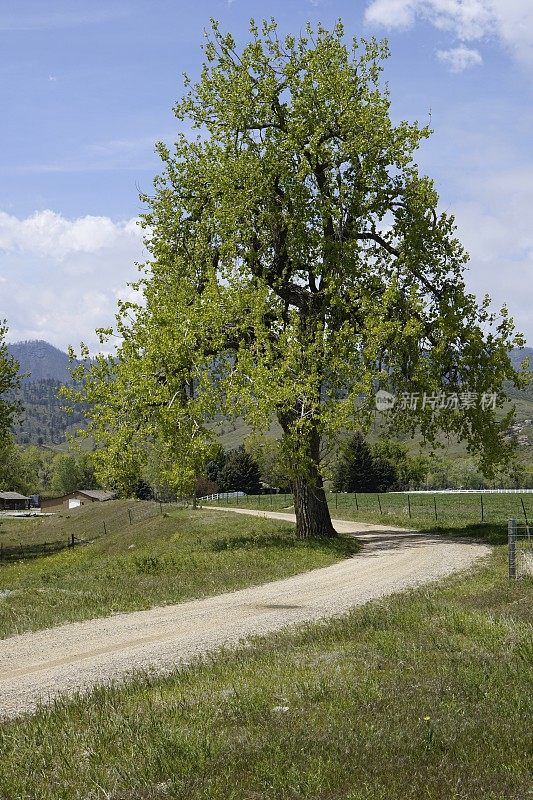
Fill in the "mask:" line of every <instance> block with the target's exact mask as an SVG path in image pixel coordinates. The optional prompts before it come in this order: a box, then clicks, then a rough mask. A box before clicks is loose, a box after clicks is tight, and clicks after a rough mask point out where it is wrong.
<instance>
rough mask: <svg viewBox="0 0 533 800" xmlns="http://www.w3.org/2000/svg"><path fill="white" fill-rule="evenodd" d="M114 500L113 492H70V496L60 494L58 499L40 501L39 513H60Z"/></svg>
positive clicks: (102, 490)
mask: <svg viewBox="0 0 533 800" xmlns="http://www.w3.org/2000/svg"><path fill="white" fill-rule="evenodd" d="M114 498H115V492H106V491H105V490H104V489H78V490H77V491H75V492H70V494H62V495H60V497H50V498H49V499H48V500H41V511H62V510H64V509H69V508H79V507H80V506H85V505H88V504H90V503H103V502H105V501H106V500H113V499H114Z"/></svg>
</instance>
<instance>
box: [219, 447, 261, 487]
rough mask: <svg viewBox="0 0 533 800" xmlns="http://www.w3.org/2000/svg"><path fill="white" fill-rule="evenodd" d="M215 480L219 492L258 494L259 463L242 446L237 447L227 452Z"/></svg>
mask: <svg viewBox="0 0 533 800" xmlns="http://www.w3.org/2000/svg"><path fill="white" fill-rule="evenodd" d="M216 482H217V484H218V489H219V491H220V492H245V493H246V494H258V493H259V492H260V491H261V481H260V474H259V465H258V464H257V462H256V461H255V460H254V459H253V457H252V456H251V455H250V454H249V453H247V452H246V450H245V449H244V446H241V447H237V448H236V449H235V450H230V452H229V453H227V455H226V458H225V460H224V464H223V466H222V468H221V469H220V470H219V472H218V475H217V478H216Z"/></svg>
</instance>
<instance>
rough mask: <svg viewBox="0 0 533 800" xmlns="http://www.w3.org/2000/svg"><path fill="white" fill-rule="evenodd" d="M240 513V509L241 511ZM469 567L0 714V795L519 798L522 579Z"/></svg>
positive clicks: (497, 568)
mask: <svg viewBox="0 0 533 800" xmlns="http://www.w3.org/2000/svg"><path fill="white" fill-rule="evenodd" d="M247 523H248V524H250V520H247ZM505 574H506V573H505V548H497V549H496V551H495V553H494V554H493V556H491V557H490V559H489V560H487V561H485V563H484V564H483V565H482V566H481V567H478V568H476V570H475V572H474V573H473V574H462V575H457V576H454V577H451V578H449V579H447V580H446V581H443V582H440V583H439V584H436V585H434V586H432V587H429V588H428V587H426V588H424V589H420V590H416V591H412V592H410V593H407V594H403V595H397V596H394V597H391V598H388V599H384V600H382V601H379V602H373V603H370V604H367V605H365V606H363V607H361V608H358V609H355V610H354V611H353V612H351V613H350V614H349V615H348V616H346V617H344V618H342V619H339V620H334V621H331V622H328V623H322V624H313V625H307V626H304V627H302V628H300V629H297V630H292V631H286V632H283V633H280V634H276V635H273V636H269V637H266V638H263V639H257V640H254V642H253V644H252V645H251V646H250V647H248V648H245V649H241V650H239V651H236V652H227V653H221V654H219V655H217V656H215V657H212V658H211V659H209V660H208V661H207V662H206V663H203V664H202V663H200V664H198V665H197V666H194V667H192V668H189V669H186V670H183V671H181V672H176V673H175V674H173V675H172V676H170V677H167V678H154V677H149V676H139V678H138V679H136V680H134V681H133V682H132V683H130V684H129V685H127V686H126V687H120V688H119V687H116V688H109V689H100V690H98V691H95V692H93V693H92V694H91V695H89V696H88V697H85V698H79V699H73V700H71V701H61V702H58V703H57V704H56V705H55V706H53V707H51V708H48V709H43V710H42V711H40V712H39V713H38V714H37V715H36V716H35V717H33V718H27V719H21V720H18V721H12V722H9V723H5V724H4V725H3V726H2V727H1V728H0V796H1V797H5V798H32V800H67V798H68V800H78V799H79V800H81V799H82V798H83V799H84V800H88V799H89V798H91V800H96V799H97V798H98V799H100V798H101V800H104V798H107V800H167V799H169V798H173V800H200V798H202V799H203V798H210V800H263V799H264V800H304V799H305V800H419V798H424V800H451V799H452V798H453V799H454V800H479V799H480V798H483V800H524V798H526V797H528V796H529V795H530V794H531V766H532V760H531V757H532V753H533V749H532V748H531V744H532V741H531V727H530V720H531V713H532V712H533V708H532V695H531V678H532V674H531V666H532V663H533V647H532V641H533V639H532V637H531V633H532V630H531V622H532V608H533V603H532V599H533V592H532V587H533V583H532V582H531V581H516V582H509V581H508V580H507V579H506V578H505Z"/></svg>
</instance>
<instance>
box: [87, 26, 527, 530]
mask: <svg viewBox="0 0 533 800" xmlns="http://www.w3.org/2000/svg"><path fill="white" fill-rule="evenodd" d="M205 56H206V61H205V64H204V67H203V72H202V74H201V78H200V80H199V82H198V83H196V84H194V85H193V84H192V83H190V82H189V81H187V91H186V94H185V96H184V98H183V99H182V100H181V101H180V102H178V104H177V105H176V107H175V114H176V117H177V119H178V121H179V123H180V127H182V130H185V131H187V133H181V134H180V135H179V136H178V139H177V142H176V144H175V146H174V147H173V148H169V147H167V146H166V145H163V144H160V145H159V146H158V150H159V154H160V156H161V158H162V161H163V164H164V168H163V171H162V173H161V175H160V176H159V177H158V178H157V179H156V181H155V191H154V194H153V196H151V197H146V198H145V200H146V201H147V203H148V206H149V210H148V212H147V213H146V214H145V215H144V218H143V225H144V226H145V229H146V243H147V247H148V250H149V253H150V260H149V262H148V263H147V264H146V265H145V268H144V269H145V272H144V275H143V277H142V278H141V280H140V281H139V283H138V284H137V288H138V289H139V290H141V291H142V293H143V300H142V302H141V303H139V304H138V305H135V304H132V303H126V304H123V305H122V306H121V308H120V312H119V316H118V333H119V334H120V335H121V336H122V337H123V344H122V345H121V347H120V349H119V351H118V356H117V358H116V359H115V358H105V357H103V356H102V357H100V359H99V361H98V363H97V365H96V367H95V368H94V370H93V372H92V374H89V375H86V376H85V395H84V397H83V399H84V400H85V401H87V400H88V401H89V402H91V403H93V406H92V411H91V419H92V425H91V432H92V433H93V434H94V435H95V436H96V438H97V440H98V441H100V443H101V444H103V445H105V447H104V448H103V449H102V450H101V459H102V464H105V465H107V466H106V468H109V465H114V468H115V469H120V468H121V467H124V468H126V469H127V467H128V465H129V466H132V465H133V464H134V462H136V460H138V459H141V460H142V457H143V437H146V435H148V436H150V437H154V438H160V439H161V440H162V441H164V442H165V443H166V446H167V448H168V455H169V460H170V462H172V463H174V464H176V467H175V472H174V477H175V479H176V481H177V482H180V481H181V482H182V483H183V484H184V482H185V479H186V480H187V481H188V482H189V483H191V482H192V479H193V477H194V473H195V472H198V471H199V469H200V467H199V465H200V464H201V463H202V462H205V459H206V458H207V457H208V449H209V447H208V439H209V435H208V429H207V427H206V426H207V423H208V420H209V419H212V418H214V417H215V415H216V414H223V415H228V414H231V415H235V416H237V415H241V416H242V417H244V419H245V420H246V422H248V423H249V424H250V425H252V427H253V428H254V429H257V430H265V429H266V428H267V427H268V426H269V424H270V422H271V420H272V417H273V416H275V417H277V420H278V422H279V424H280V425H281V428H282V431H283V436H282V441H281V447H282V451H283V454H284V469H285V470H287V472H288V474H289V477H290V479H291V481H292V486H293V491H294V505H295V510H296V518H297V532H298V535H300V536H308V535H333V534H334V530H333V526H332V524H331V519H330V515H329V511H328V506H327V503H326V497H325V493H324V488H323V477H322V464H321V454H322V447H323V445H324V443H326V442H327V441H328V440H329V439H331V437H334V436H335V435H336V433H337V432H338V431H339V430H340V429H342V428H346V427H347V428H349V429H352V430H354V429H364V428H365V426H366V425H367V424H368V423H369V420H370V419H371V416H372V413H373V407H374V396H375V392H376V390H377V389H378V388H383V389H388V390H391V391H393V392H395V393H401V392H418V393H420V394H422V393H424V392H426V393H428V394H429V393H431V394H434V393H436V392H438V391H442V390H443V388H444V389H445V390H446V391H447V392H449V393H452V392H462V393H466V392H470V393H471V395H470V396H473V395H474V393H475V394H476V395H477V396H480V395H481V394H483V393H485V392H491V393H492V392H496V393H497V404H501V403H502V402H503V400H504V395H503V392H502V389H501V387H502V381H503V380H504V379H508V380H511V381H515V380H516V376H515V373H514V372H513V369H512V365H511V363H510V361H509V358H508V352H509V349H510V348H511V347H512V346H513V345H515V344H521V343H522V341H521V339H520V337H513V324H512V321H511V320H510V319H509V317H508V315H507V312H506V310H505V309H503V310H502V311H501V312H500V314H498V315H494V314H492V313H491V311H490V310H489V301H488V299H485V300H483V301H482V302H481V303H480V304H478V302H477V301H476V299H475V298H474V297H473V296H472V295H471V294H469V293H468V292H467V291H466V289H465V283H464V277H463V273H464V268H465V264H466V262H467V254H466V253H465V251H464V249H463V248H462V246H461V244H460V243H459V241H458V240H457V238H456V236H455V226H454V220H453V218H452V217H451V216H449V215H448V214H446V213H441V212H440V211H439V210H438V196H437V193H436V191H435V188H434V186H433V183H432V181H431V180H430V179H429V178H427V177H425V176H423V175H420V174H419V171H418V169H417V165H416V163H415V162H414V154H415V151H416V150H417V148H418V146H419V145H420V143H421V141H422V140H423V139H425V138H426V137H428V136H429V134H430V131H429V130H428V128H427V127H421V126H419V125H418V124H416V123H408V122H400V123H398V124H393V122H392V120H391V116H390V101H389V96H388V92H387V90H386V89H385V88H383V85H382V81H381V70H382V65H381V62H382V60H383V59H384V58H386V56H387V47H386V45H385V44H380V43H378V42H376V41H375V40H370V41H364V40H360V41H354V42H352V43H346V41H345V38H344V33H343V29H342V26H341V25H340V24H339V25H338V26H337V27H336V28H335V30H333V31H328V30H325V29H324V28H322V27H319V28H318V29H317V30H316V31H313V30H311V29H310V28H309V29H308V31H307V34H306V35H304V36H300V37H291V36H288V37H285V38H284V39H283V40H281V39H280V38H279V36H278V33H277V29H276V25H275V23H273V22H270V23H265V24H264V25H263V26H262V27H261V28H260V29H259V28H258V27H256V26H255V24H252V25H251V38H250V41H249V43H248V44H247V45H246V46H245V47H243V48H241V49H238V48H237V46H236V43H235V41H234V39H233V38H232V36H231V35H226V34H223V33H222V32H220V30H219V28H218V26H217V24H213V27H212V30H211V32H210V33H209V34H208V35H207V41H206V45H205ZM191 131H192V133H191ZM194 131H196V135H195V133H194ZM104 335H105V332H104ZM388 417H389V421H390V422H391V424H393V425H394V426H395V427H401V428H403V429H404V430H410V429H414V428H415V427H416V426H418V427H419V428H421V430H422V433H423V434H424V436H426V437H427V438H428V439H432V438H433V439H434V438H435V436H436V433H437V431H438V430H439V429H444V431H446V432H449V433H454V434H455V435H457V436H459V437H461V438H463V439H465V440H466V441H467V443H468V446H469V448H470V450H471V451H472V452H475V453H476V454H478V455H479V457H480V461H481V463H482V466H483V468H484V469H490V466H491V464H493V463H495V462H496V461H498V460H501V459H502V458H505V457H506V455H507V451H506V449H505V445H504V444H503V442H502V436H501V433H502V430H503V429H504V428H505V427H506V426H507V424H508V423H507V421H506V420H505V419H504V420H503V421H500V422H498V421H497V418H496V415H495V412H494V410H493V409H492V408H484V407H481V406H480V404H479V403H473V404H472V403H470V404H465V405H464V407H463V408H459V409H454V408H453V407H450V408H444V409H443V410H442V411H441V412H439V413H435V411H434V408H432V407H431V406H429V405H428V406H427V407H425V408H421V409H419V412H418V413H417V414H415V413H412V411H411V410H410V409H408V408H403V407H402V404H396V406H395V408H394V410H393V411H392V412H391V413H390V414H389V415H388Z"/></svg>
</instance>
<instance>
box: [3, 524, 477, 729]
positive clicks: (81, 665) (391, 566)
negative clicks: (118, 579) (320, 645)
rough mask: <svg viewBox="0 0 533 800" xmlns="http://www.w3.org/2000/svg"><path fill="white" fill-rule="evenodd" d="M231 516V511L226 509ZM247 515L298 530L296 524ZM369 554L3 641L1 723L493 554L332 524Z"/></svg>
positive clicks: (470, 546)
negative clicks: (43, 705) (98, 686)
mask: <svg viewBox="0 0 533 800" xmlns="http://www.w3.org/2000/svg"><path fill="white" fill-rule="evenodd" d="M220 511H221V512H223V513H228V512H227V511H226V509H220ZM235 512H237V513H244V514H252V515H258V516H263V517H264V516H266V517H272V518H274V519H283V520H289V521H291V522H294V516H293V515H292V514H280V513H275V512H272V513H267V512H262V511H261V512H253V511H249V510H244V509H242V510H237V509H234V510H232V511H231V512H230V513H235ZM334 522H335V527H336V528H337V530H338V531H339V532H343V533H357V535H358V538H359V539H360V540H361V541H362V542H363V543H364V548H363V551H362V552H361V553H360V554H358V555H356V556H354V557H353V558H350V559H348V560H345V561H341V562H339V563H337V564H334V565H332V566H331V567H325V568H323V569H316V570H312V571H311V572H306V573H304V574H302V575H296V576H294V577H292V578H287V579H284V580H280V581H275V582H274V583H268V584H264V585H263V586H255V587H252V588H249V589H242V590H240V591H236V592H230V593H227V594H223V595H218V596H217V597H208V598H205V599H203V600H193V601H190V602H187V603H180V604H179V605H174V606H166V607H162V608H153V609H150V610H148V611H137V612H134V613H131V614H117V615H115V616H112V617H107V618H104V619H96V620H89V621H87V622H77V623H70V624H68V625H62V626H59V627H57V628H51V629H48V630H45V631H39V632H37V633H25V634H22V635H20V636H12V637H10V638H8V639H4V640H2V641H0V715H1V716H4V717H8V716H16V715H18V714H21V713H23V712H26V711H31V710H33V709H35V707H36V705H38V703H39V702H48V701H49V700H50V699H52V698H53V697H55V696H57V695H58V694H61V693H70V692H73V691H76V690H80V689H86V688H89V687H91V686H94V685H96V684H100V683H103V682H108V681H110V680H112V679H118V678H123V677H125V676H127V674H128V673H131V671H132V670H138V669H156V670H158V671H166V670H169V669H171V668H172V667H174V666H176V665H177V664H179V663H184V662H187V660H190V659H191V658H192V657H193V656H195V655H198V654H200V653H205V652H207V651H209V650H213V649H216V648H217V647H219V646H220V645H222V644H230V643H231V644H235V643H236V642H238V641H239V640H240V639H242V638H243V637H246V636H248V635H250V634H262V633H267V632H269V631H274V630H278V629H279V628H282V627H284V626H286V625H290V624H292V623H297V622H305V621H308V620H316V619H319V618H320V617H327V616H333V615H335V614H341V613H343V612H345V611H347V610H348V609H349V608H351V607H352V606H355V605H359V604H361V603H364V602H366V601H367V600H371V599H373V598H377V597H381V596H383V595H386V594H390V593H391V592H396V591H399V590H401V589H404V588H406V587H409V586H414V585H416V584H420V583H424V582H427V581H430V580H434V579H436V578H440V577H442V576H444V575H447V574H448V573H450V572H453V571H454V570H457V569H462V568H465V567H468V566H470V564H472V562H473V561H474V560H475V559H477V558H479V557H480V556H483V555H486V554H487V553H488V552H489V548H487V547H485V546H483V545H480V544H475V543H462V542H452V541H443V540H442V539H438V538H432V537H429V536H427V535H422V534H419V533H416V532H414V531H405V530H401V529H398V528H397V529H390V528H389V529H387V528H384V527H382V526H379V525H366V524H361V523H353V522H342V521H339V520H336V521H334Z"/></svg>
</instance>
